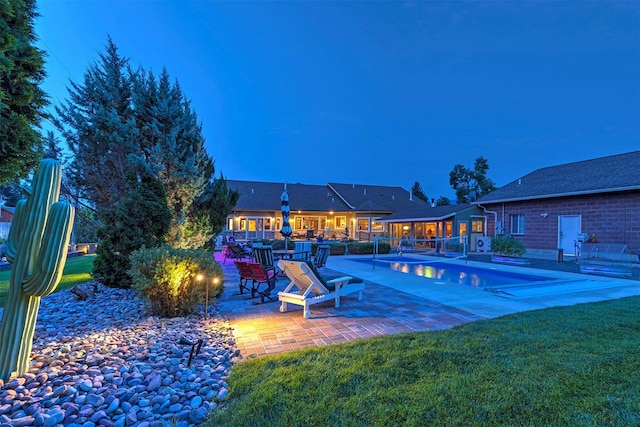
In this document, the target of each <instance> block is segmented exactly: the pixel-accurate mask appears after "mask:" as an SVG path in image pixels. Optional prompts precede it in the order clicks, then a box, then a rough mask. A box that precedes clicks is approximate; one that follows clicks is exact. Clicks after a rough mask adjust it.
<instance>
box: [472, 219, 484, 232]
mask: <svg viewBox="0 0 640 427" xmlns="http://www.w3.org/2000/svg"><path fill="white" fill-rule="evenodd" d="M483 223H484V221H482V220H481V219H474V220H472V221H471V232H472V233H482V232H483V231H484V224H483Z"/></svg>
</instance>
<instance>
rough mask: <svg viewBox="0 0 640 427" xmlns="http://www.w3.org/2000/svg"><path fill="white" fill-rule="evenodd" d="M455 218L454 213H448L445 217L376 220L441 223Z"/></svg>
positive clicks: (382, 220)
mask: <svg viewBox="0 0 640 427" xmlns="http://www.w3.org/2000/svg"><path fill="white" fill-rule="evenodd" d="M453 216H455V212H454V213H450V214H447V215H442V216H432V217H424V216H420V217H413V218H395V219H386V220H385V219H380V220H378V222H418V221H442V220H445V219H447V218H451V217H453Z"/></svg>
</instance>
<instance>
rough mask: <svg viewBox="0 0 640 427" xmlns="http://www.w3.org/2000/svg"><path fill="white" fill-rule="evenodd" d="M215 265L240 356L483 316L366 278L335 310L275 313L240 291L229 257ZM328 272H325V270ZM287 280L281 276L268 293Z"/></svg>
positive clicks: (274, 306)
mask: <svg viewBox="0 0 640 427" xmlns="http://www.w3.org/2000/svg"><path fill="white" fill-rule="evenodd" d="M220 263H221V265H222V267H223V270H224V277H225V291H224V293H223V295H222V296H221V297H220V299H219V300H218V301H217V305H218V306H219V309H220V314H221V315H222V316H224V317H225V318H227V319H228V320H229V322H230V324H231V327H232V328H233V333H234V337H235V339H236V344H237V346H238V348H239V349H240V352H241V355H242V357H243V358H245V359H247V358H253V357H259V356H264V355H267V354H276V353H281V352H285V351H290V350H296V349H301V348H306V347H314V346H321V345H327V344H333V343H342V342H347V341H352V340H355V339H358V338H370V337H374V336H381V335H388V334H396V333H402V332H415V331H429V330H438V329H446V328H450V327H452V326H455V325H459V324H462V323H467V322H471V321H474V320H478V319H482V317H481V316H478V315H476V314H473V313H470V312H467V311H464V310H460V309H457V308H454V307H450V306H447V305H444V304H441V303H438V302H435V301H430V300H428V299H424V298H420V297H416V296H415V295H411V294H408V293H405V292H401V291H397V290H392V289H390V288H388V287H386V286H382V285H379V284H376V283H373V282H370V281H365V290H364V293H363V299H362V301H358V299H357V293H355V294H351V295H347V296H346V297H342V298H341V304H340V308H338V309H336V308H335V307H334V303H333V301H327V302H324V303H320V304H315V305H313V307H312V318H311V319H305V318H304V317H303V316H302V307H299V306H294V305H292V304H290V305H289V311H288V312H286V313H280V311H279V308H280V304H279V303H278V302H277V301H276V302H267V303H264V304H257V305H256V304H255V303H257V302H259V298H254V299H251V298H250V295H247V293H246V292H245V293H244V294H243V295H240V294H239V288H238V283H239V276H238V272H237V269H236V267H235V265H234V264H233V261H232V260H227V262H226V264H224V263H222V259H221V260H220ZM327 272H330V271H327ZM288 283H289V281H288V279H287V278H286V277H285V276H283V277H282V278H280V279H279V280H278V283H277V285H276V289H275V290H274V291H273V295H277V293H278V291H280V290H282V289H284V287H285V286H286V285H287V284H288Z"/></svg>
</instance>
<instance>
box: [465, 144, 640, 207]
mask: <svg viewBox="0 0 640 427" xmlns="http://www.w3.org/2000/svg"><path fill="white" fill-rule="evenodd" d="M638 189H640V151H632V152H630V153H624V154H618V155H614V156H607V157H600V158H597V159H591V160H584V161H581V162H574V163H566V164H563V165H558V166H550V167H546V168H542V169H538V170H535V171H533V172H531V173H529V174H528V175H525V176H523V177H522V178H519V179H517V180H515V181H513V182H511V183H509V184H507V185H505V186H504V187H501V188H499V189H497V190H495V191H492V192H491V193H489V194H487V195H486V196H484V197H481V198H480V199H479V200H478V201H477V202H476V203H480V204H482V203H499V202H507V201H516V200H527V199H542V198H550V197H561V196H570V195H579V194H593V193H604V192H612V191H628V190H638Z"/></svg>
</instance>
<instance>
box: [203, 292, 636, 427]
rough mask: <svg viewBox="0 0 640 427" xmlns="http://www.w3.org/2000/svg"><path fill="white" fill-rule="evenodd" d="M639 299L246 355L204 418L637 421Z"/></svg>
mask: <svg viewBox="0 0 640 427" xmlns="http://www.w3.org/2000/svg"><path fill="white" fill-rule="evenodd" d="M639 305H640V297H630V298H625V299H620V300H615V301H607V302H602V303H593V304H582V305H577V306H572V307H560V308H551V309H546V310H539V311H532V312H525V313H519V314H515V315H509V316H505V317H501V318H498V319H493V320H486V321H479V322H474V323H470V324H466V325H463V326H460V327H456V328H453V329H449V330H444V331H434V332H424V333H412V334H402V335H393V336H386V337H380V338H374V339H368V340H360V341H355V342H350V343H346V344H340V345H333V346H328V347H320V348H313V349H306V350H300V351H296V352H291V353H286V354H282V355H277V356H271V357H265V358H260V359H253V360H247V361H244V362H242V363H240V364H239V365H237V366H235V367H234V368H233V372H232V374H231V378H230V380H229V384H230V394H229V398H228V399H227V400H226V401H225V402H224V403H223V404H222V408H223V409H222V410H220V411H217V412H216V413H215V416H214V417H213V418H212V419H211V420H210V421H209V423H208V425H209V426H243V427H244V426H400V425H401V426H426V425H429V426H431V425H434V426H445V425H446V426H516V425H517V426H637V425H640V357H639V356H638V349H639V348H640V310H638V306H639Z"/></svg>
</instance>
